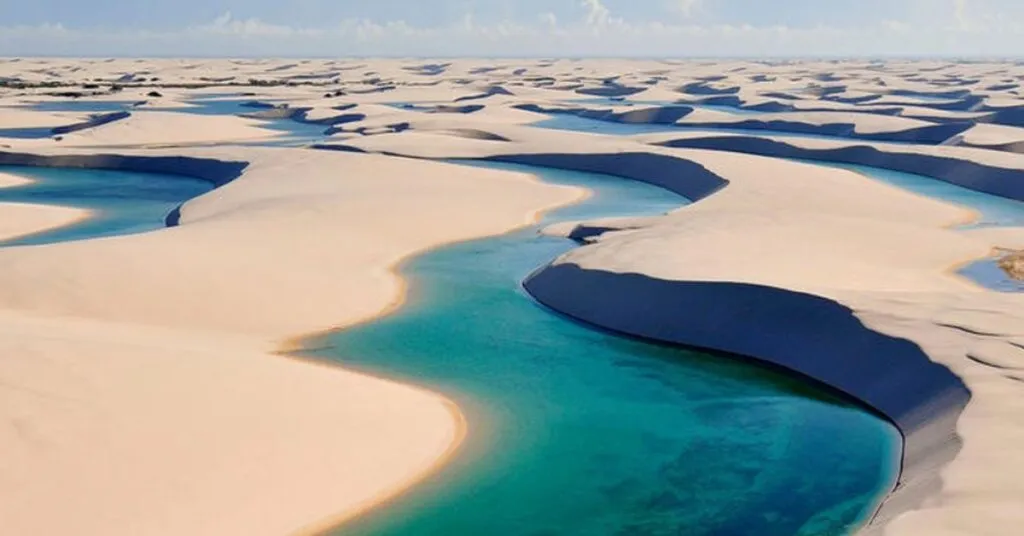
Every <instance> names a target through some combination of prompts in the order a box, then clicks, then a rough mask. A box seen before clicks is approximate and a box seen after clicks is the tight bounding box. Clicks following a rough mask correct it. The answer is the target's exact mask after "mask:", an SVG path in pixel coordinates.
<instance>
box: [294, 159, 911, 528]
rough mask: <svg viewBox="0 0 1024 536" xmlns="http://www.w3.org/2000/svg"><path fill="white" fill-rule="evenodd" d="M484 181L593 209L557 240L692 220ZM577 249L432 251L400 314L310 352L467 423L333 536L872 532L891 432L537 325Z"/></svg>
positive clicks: (623, 196)
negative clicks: (442, 459) (451, 450)
mask: <svg viewBox="0 0 1024 536" xmlns="http://www.w3.org/2000/svg"><path fill="white" fill-rule="evenodd" d="M488 166H491V167H502V168H514V169H522V170H525V171H529V172H533V173H535V174H539V175H541V176H542V177H543V178H545V180H548V181H550V182H556V183H560V184H573V185H582V186H585V187H587V188H590V189H592V190H595V191H596V192H597V195H595V196H594V197H592V198H591V199H589V200H588V201H587V202H585V203H583V204H580V205H576V206H572V207H568V208H565V209H562V210H559V211H557V212H556V213H554V214H551V215H549V216H548V217H547V218H546V222H545V223H546V224H547V223H551V222H554V221H562V220H575V219H586V218H594V217H604V216H619V215H640V214H653V213H661V212H664V211H666V210H669V209H672V208H675V207H677V206H678V205H680V204H681V203H682V202H683V200H681V199H680V198H678V197H675V196H673V195H672V194H670V193H668V192H666V191H664V190H660V189H657V188H655V187H653V186H649V185H646V184H642V183H638V182H632V181H626V180H622V179H618V178H609V177H603V176H599V175H593V174H582V173H571V172H564V171H556V170H549V169H544V168H534V167H527V168H519V167H517V166H511V165H504V164H488ZM573 247H575V245H574V244H573V243H571V242H570V241H568V240H564V239H560V238H553V237H543V236H539V235H538V234H537V228H535V227H534V228H529V229H526V230H522V231H517V232H513V233H510V234H507V235H503V236H499V237H495V238H488V239H483V240H477V241H472V242H467V243H462V244H458V245H454V246H450V247H445V248H442V249H438V250H435V251H433V252H431V253H428V254H425V255H423V256H421V257H418V258H416V259H414V260H412V261H410V262H409V263H407V264H406V265H405V266H403V268H402V273H403V276H404V277H405V278H407V279H408V280H409V282H410V294H409V296H408V298H409V299H408V302H407V303H406V305H405V306H404V307H402V308H401V309H400V310H399V311H397V312H396V313H394V314H392V315H390V316H388V317H386V318H383V319H378V320H375V321H373V322H371V323H368V324H364V325H362V326H358V327H355V328H352V329H348V330H344V331H341V332H338V333H335V334H332V335H329V336H326V337H324V338H321V339H319V340H311V341H308V344H309V346H308V347H309V348H311V349H310V350H309V351H308V352H306V354H307V355H308V356H311V357H317V358H321V359H330V360H333V361H336V362H338V363H340V364H342V365H344V366H346V367H349V368H352V369H356V370H363V371H367V372H371V373H373V374H377V375H381V376H384V377H388V378H392V379H396V380H399V381H405V382H409V383H412V384H416V385H421V386H425V387H428V388H431V389H434V390H436V391H438V392H441V393H444V394H445V395H446V396H448V397H449V398H451V399H452V400H454V401H455V402H456V403H458V404H459V406H460V407H461V408H462V410H463V411H464V412H465V414H466V417H467V419H468V423H469V430H470V432H469V436H468V438H467V441H466V443H465V444H464V445H463V447H462V449H461V450H460V452H459V455H458V456H456V457H455V459H454V461H452V462H451V463H450V464H449V465H447V466H446V467H445V468H443V470H442V471H441V472H440V473H439V474H437V475H436V476H434V477H432V478H431V479H429V480H428V481H427V482H425V483H423V484H421V485H419V486H417V487H415V488H414V489H413V490H411V491H410V492H408V493H407V494H405V495H404V496H402V497H400V498H398V499H397V500H396V501H394V502H393V503H391V504H389V505H387V506H385V507H382V508H380V509H378V510H376V511H375V512H373V513H371V514H370V515H368V516H366V517H363V518H361V519H359V520H356V521H355V522H353V523H350V524H347V525H345V526H343V527H340V528H339V529H338V530H337V532H336V533H337V534H338V535H367V536H371V535H372V536H391V535H394V536H434V535H436V536H451V535H471V534H472V535H476V534H481V535H483V534H487V535H493V536H505V535H508V536H513V535H514V536H520V535H522V536H573V535H580V536H627V535H628V536H646V535H650V536H653V535H678V534H686V535H694V536H701V535H709V536H710V535H714V536H728V535H736V536H741V535H742V536H750V535H758V536H774V535H778V536H783V535H785V536H793V535H802V536H832V535H840V534H847V533H849V532H851V531H852V530H853V529H855V528H856V527H858V526H859V525H860V524H861V523H863V522H864V521H865V520H866V518H867V517H869V516H870V515H871V514H872V513H873V511H874V510H875V508H876V507H877V504H878V501H879V500H880V499H881V498H882V497H883V496H884V494H885V493H887V492H888V490H889V489H890V488H891V486H892V483H893V480H894V478H895V476H896V472H897V468H898V463H899V456H900V446H901V442H900V438H899V435H898V433H897V432H896V431H895V430H894V428H893V427H892V426H891V425H889V424H888V423H887V422H885V421H883V420H881V419H879V418H877V417H875V416H873V415H870V414H868V413H866V412H864V411H861V410H859V409H856V408H853V407H850V406H848V405H845V404H843V403H841V402H839V401H838V400H835V399H833V398H831V397H830V396H829V395H827V394H825V393H824V392H823V391H821V390H819V389H817V388H816V387H812V386H810V385H808V384H807V383H805V382H804V381H801V380H796V379H793V378H790V377H787V376H783V375H781V374H778V373H775V372H772V371H769V370H767V369H764V368H761V367H758V366H755V365H754V364H752V363H751V362H749V361H740V360H733V359H731V358H727V357H723V356H712V355H708V354H705V353H701V352H696V351H690V350H684V349H679V348H673V347H666V346H660V345H655V344H650V343H646V342H641V341H636V340H631V339H626V338H622V337H619V336H615V335H611V334H608V333H604V332H601V331H597V330H594V329H591V328H589V327H585V326H582V325H580V324H577V323H574V322H572V321H570V320H567V319H566V318H563V317H561V316H559V315H557V314H554V313H552V312H551V311H548V310H546V309H543V308H541V307H540V306H538V305H537V304H536V303H535V302H533V301H532V300H531V299H530V298H529V297H528V296H527V295H526V294H525V293H524V292H523V291H522V290H521V287H520V282H521V281H522V279H523V278H524V277H525V276H526V275H527V274H528V273H529V272H530V271H532V270H534V269H536V268H538V267H540V266H542V265H543V264H545V263H547V262H548V261H550V260H551V259H553V258H555V257H556V256H558V255H559V254H561V253H563V252H565V251H567V250H569V249H571V248H573ZM680 306H682V307H685V304H680ZM755 329H756V328H755ZM822 358H823V359H827V356H822Z"/></svg>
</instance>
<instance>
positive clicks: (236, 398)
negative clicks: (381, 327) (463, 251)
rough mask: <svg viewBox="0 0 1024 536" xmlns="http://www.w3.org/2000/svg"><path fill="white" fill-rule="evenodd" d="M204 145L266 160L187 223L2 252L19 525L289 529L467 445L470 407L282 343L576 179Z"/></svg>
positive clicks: (5, 372)
mask: <svg viewBox="0 0 1024 536" xmlns="http://www.w3.org/2000/svg"><path fill="white" fill-rule="evenodd" d="M195 154H196V155H200V156H204V157H208V158H209V157H220V158H225V159H229V160H232V161H237V160H245V161H249V162H251V165H250V167H249V168H248V169H247V170H246V172H245V174H244V175H243V176H242V177H241V178H239V179H238V180H236V181H235V182H233V183H231V184H230V185H228V186H226V187H223V188H221V189H218V190H214V191H213V192H211V193H210V194H207V195H205V196H203V197H201V198H199V199H196V200H194V201H192V202H189V203H188V204H186V206H185V207H184V209H183V210H182V218H181V225H180V226H179V227H176V228H173V229H168V230H165V231H159V232H154V233H149V234H144V235H132V236H125V237H118V238H110V239H101V240H94V241H88V242H72V243H63V244H55V245H51V246H45V247H31V248H12V249H6V250H0V268H2V269H0V273H2V275H0V279H2V281H0V330H2V331H3V333H4V335H3V336H2V337H0V340H2V342H0V346H3V351H2V352H0V354H3V355H4V356H5V357H4V358H3V359H0V378H3V382H2V383H0V397H2V401H3V403H2V404H0V408H2V410H0V411H2V413H0V420H2V421H3V422H7V423H9V426H6V427H3V429H2V432H0V444H2V445H4V452H5V453H6V454H5V456H4V460H3V462H2V464H0V518H2V519H4V526H5V530H10V531H12V533H17V534H60V533H72V532H73V533H77V534H168V535H172V534H174V535H177V534H211V535H213V534H217V535H220V534H268V535H272V534H285V533H292V532H294V531H296V530H299V529H300V528H302V527H307V526H311V525H315V524H317V523H320V522H323V521H325V520H333V521H337V520H340V519H342V518H344V517H345V516H346V515H351V514H353V513H355V512H357V511H359V510H360V509H361V508H363V507H365V506H366V505H368V504H371V503H372V502H373V501H375V500H377V499H379V498H381V497H382V496H386V495H388V494H390V493H394V492H395V491H397V490H399V489H401V488H402V487H403V486H404V485H406V484H408V483H409V482H410V481H412V480H415V479H416V478H417V477H418V476H419V475H422V474H423V473H424V471H426V470H428V469H429V468H430V467H432V466H433V465H434V464H435V463H437V461H438V460H439V459H441V458H442V457H444V456H445V455H446V453H448V452H449V450H450V449H451V448H452V446H453V445H454V444H457V440H458V437H459V434H461V430H460V426H461V423H460V421H459V418H458V414H457V410H455V409H454V408H453V407H452V406H451V405H450V404H449V403H447V402H446V401H444V400H443V399H442V398H440V397H438V396H437V395H433V394H430V393H426V392H422V391H418V390H416V389H412V388H409V387H404V386H399V385H394V384H391V383H389V382H387V381H382V380H375V379H372V378H368V377H366V376H362V375H356V374H352V373H348V372H345V371H343V370H340V369H335V368H324V367H320V366H316V365H313V364H309V363H305V362H300V361H295V360H290V359H287V358H284V357H280V356H276V355H271V354H270V353H268V352H271V351H273V350H274V349H275V347H276V346H280V345H281V344H283V343H285V342H287V339H289V338H291V337H295V336H299V335H302V334H304V333H309V332H312V331H315V330H322V329H327V328H331V327H334V326H340V325H346V324H351V323H353V322H358V321H360V320H364V319H367V318H369V317H371V316H373V315H375V314H377V313H378V312H380V311H381V310H382V309H384V308H386V307H387V306H388V305H389V304H391V303H393V302H394V301H395V300H396V299H398V298H399V297H400V296H401V292H402V288H401V286H400V284H399V281H398V280H397V278H396V277H395V276H393V275H392V274H391V273H390V271H389V270H390V267H391V266H392V265H393V264H394V263H395V262H397V261H398V260H399V259H401V258H403V257H404V256H407V255H410V254H412V253H414V252H416V251H420V250H423V249H425V248H428V247H431V246H433V245H436V244H439V243H443V242H448V241H452V240H462V239H468V238H472V237H477V236H481V235H485V234H493V233H500V232H502V231H504V230H506V229H509V228H512V227H516V226H518V225H521V224H523V223H526V222H528V221H530V220H531V219H532V218H533V215H534V213H535V212H536V211H537V210H541V209H544V208H547V207H551V206H554V205H556V204H559V203H564V202H567V201H569V200H571V199H573V198H575V197H576V196H577V195H578V192H576V191H575V190H573V189H567V188H558V187H553V186H545V185H541V184H539V183H537V182H535V181H533V180H532V179H530V178H529V177H526V176H523V175H517V174H512V173H504V172H498V171H480V170H466V169H465V168H460V167H453V166H448V165H443V164H432V165H426V166H425V165H423V164H421V163H417V162H414V161H403V160H398V159H389V158H384V157H378V156H365V155H342V154H334V153H308V152H302V151H297V150H258V149H248V150H246V149H232V150H225V151H222V152H210V151H207V152H199V151H196V152H195ZM40 163H42V162H40ZM129 167H130V166H129ZM399 193H402V194H404V195H397V194H399ZM424 200H429V202H424ZM2 208H3V207H0V209H2ZM5 214H7V213H6V212H5ZM410 222H416V224H415V225H410ZM55 504H61V505H65V506H64V507H63V508H62V514H61V515H60V516H55V515H52V514H51V511H52V510H53V508H54V505H55Z"/></svg>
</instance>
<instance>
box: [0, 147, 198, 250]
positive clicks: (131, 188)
mask: <svg viewBox="0 0 1024 536" xmlns="http://www.w3.org/2000/svg"><path fill="white" fill-rule="evenodd" d="M0 172H7V173H13V174H16V175H20V176H23V177H27V178H30V179H33V180H34V181H35V182H32V183H30V184H25V185H21V186H14V187H10V188H0V202H10V203H35V204H40V205H62V206H70V207H78V208H84V209H89V210H93V211H95V214H94V216H93V217H90V218H88V219H86V220H83V221H81V222H78V223H75V224H73V225H68V226H65V227H59V228H56V229H51V230H47V231H42V232H39V233H35V234H31V235H27V236H22V237H20V238H14V239H11V240H7V241H2V242H0V246H20V245H38V244H52V243H56V242H66V241H69V240H85V239H89V238H100V237H105V236H116V235H123V234H133V233H143V232H146V231H152V230H155V229H160V228H162V227H164V225H165V218H166V217H167V215H168V213H170V212H171V211H172V210H174V209H175V208H176V207H177V206H179V205H180V204H181V203H184V202H185V201H187V200H189V199H191V198H193V197H197V196H199V195H201V194H203V193H205V192H208V191H209V190H211V189H212V188H213V186H212V184H210V183H208V182H205V181H201V180H197V179H192V178H188V177H181V176H176V175H159V174H155V173H134V172H126V171H109V170H100V169H71V168H40V167H15V166H0ZM0 212H2V210H0Z"/></svg>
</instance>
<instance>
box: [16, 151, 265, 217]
mask: <svg viewBox="0 0 1024 536" xmlns="http://www.w3.org/2000/svg"><path fill="white" fill-rule="evenodd" d="M0 165H8V166H35V167H60V168H92V169H110V170H120V171H135V172H139V173H160V174H164V175H178V176H182V177H190V178H193V179H200V180H204V181H207V182H209V183H211V184H213V187H214V188H220V187H221V186H224V185H225V184H227V183H229V182H231V181H233V180H235V179H237V178H238V177H240V176H241V175H242V172H243V171H244V170H245V168H246V167H248V166H249V163H248V162H232V161H223V160H215V159H212V158H191V157H185V156H126V155H113V154H95V155H37V154H28V153H13V152H3V151H0ZM180 219H181V206H180V205H179V206H178V207H175V208H174V209H173V210H172V211H171V212H170V213H169V214H168V215H167V217H166V218H165V220H164V223H165V225H166V226H167V227H174V226H176V225H178V223H179V222H180Z"/></svg>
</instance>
